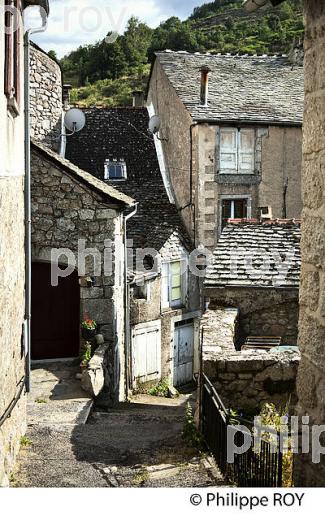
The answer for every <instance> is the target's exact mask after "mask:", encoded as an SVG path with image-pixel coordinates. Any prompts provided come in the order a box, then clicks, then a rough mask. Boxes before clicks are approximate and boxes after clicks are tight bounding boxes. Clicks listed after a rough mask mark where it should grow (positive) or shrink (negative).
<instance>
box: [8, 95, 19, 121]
mask: <svg viewBox="0 0 325 520" xmlns="http://www.w3.org/2000/svg"><path fill="white" fill-rule="evenodd" d="M7 108H8V111H9V112H10V114H11V115H12V117H18V116H19V115H20V109H19V105H18V103H17V101H16V98H15V97H8V98H7Z"/></svg>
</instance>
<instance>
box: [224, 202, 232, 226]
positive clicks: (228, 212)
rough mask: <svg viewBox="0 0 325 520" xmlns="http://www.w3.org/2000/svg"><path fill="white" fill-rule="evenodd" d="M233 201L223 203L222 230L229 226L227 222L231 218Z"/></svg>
mask: <svg viewBox="0 0 325 520" xmlns="http://www.w3.org/2000/svg"><path fill="white" fill-rule="evenodd" d="M231 202H232V201H231V200H223V201H222V228H224V227H225V226H226V225H227V220H228V219H229V218H231Z"/></svg>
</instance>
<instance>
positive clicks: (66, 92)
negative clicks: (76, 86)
mask: <svg viewBox="0 0 325 520" xmlns="http://www.w3.org/2000/svg"><path fill="white" fill-rule="evenodd" d="M71 89H72V86H71V85H68V84H65V85H63V87H62V101H63V106H64V108H65V110H67V109H68V108H69V105H70V90H71Z"/></svg>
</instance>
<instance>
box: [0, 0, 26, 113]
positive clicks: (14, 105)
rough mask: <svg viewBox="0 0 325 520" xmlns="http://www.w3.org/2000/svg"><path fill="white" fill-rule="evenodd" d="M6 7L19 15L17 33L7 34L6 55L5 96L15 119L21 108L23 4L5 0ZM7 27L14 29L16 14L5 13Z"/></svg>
mask: <svg viewBox="0 0 325 520" xmlns="http://www.w3.org/2000/svg"><path fill="white" fill-rule="evenodd" d="M5 6H6V7H13V8H15V9H16V10H17V12H18V13H19V15H18V18H19V19H18V20H17V21H16V22H17V29H16V31H13V30H12V31H10V32H9V33H7V32H6V33H5V42H4V53H5V64H4V94H5V96H6V97H7V106H8V110H9V111H10V112H11V114H12V115H13V116H14V117H15V116H18V115H19V114H20V108H21V86H22V85H21V37H22V19H21V16H22V2H21V0H5ZM4 16H5V20H4V23H5V27H7V28H8V27H13V24H14V22H15V19H14V16H15V15H14V14H13V13H11V12H10V11H9V10H6V11H5V15H4Z"/></svg>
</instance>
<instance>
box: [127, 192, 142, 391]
mask: <svg viewBox="0 0 325 520" xmlns="http://www.w3.org/2000/svg"><path fill="white" fill-rule="evenodd" d="M138 205H139V203H138V202H136V203H135V205H134V209H133V211H131V213H129V214H128V215H124V327H125V328H124V338H125V341H124V343H125V397H126V398H127V397H128V393H129V389H130V388H131V385H132V380H133V367H132V345H131V329H130V284H129V282H128V254H127V249H128V248H127V223H128V221H129V220H130V219H131V218H132V217H134V215H136V213H137V211H138Z"/></svg>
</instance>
